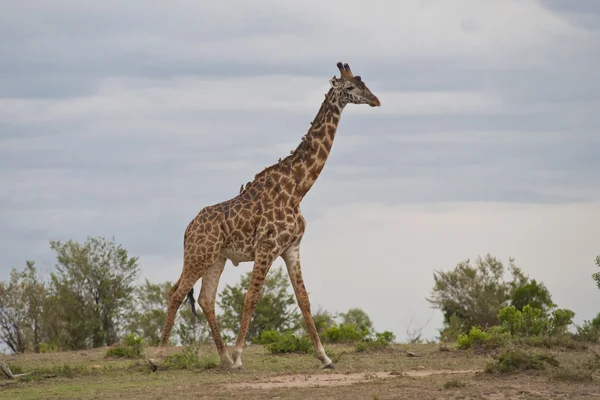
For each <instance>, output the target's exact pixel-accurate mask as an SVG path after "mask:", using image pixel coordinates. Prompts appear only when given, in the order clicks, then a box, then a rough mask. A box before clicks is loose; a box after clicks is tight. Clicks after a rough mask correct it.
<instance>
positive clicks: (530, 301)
mask: <svg viewBox="0 0 600 400" xmlns="http://www.w3.org/2000/svg"><path fill="white" fill-rule="evenodd" d="M511 305H512V306H514V307H515V308H516V309H517V310H519V311H523V307H525V306H527V305H529V306H531V307H533V308H536V309H540V310H544V311H546V310H547V309H549V308H552V307H555V306H556V305H555V304H554V303H553V302H552V296H551V295H550V292H549V291H548V289H547V288H546V286H545V285H544V284H543V283H542V282H540V283H538V282H537V281H536V280H535V279H532V280H531V281H530V282H528V283H526V284H524V285H522V286H519V287H516V288H515V289H514V291H513V293H512V295H511Z"/></svg>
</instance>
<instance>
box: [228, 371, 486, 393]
mask: <svg viewBox="0 0 600 400" xmlns="http://www.w3.org/2000/svg"><path fill="white" fill-rule="evenodd" d="M475 372H479V371H478V370H458V371H457V370H425V369H422V370H417V371H407V372H383V371H375V372H355V373H347V374H339V373H320V374H314V375H309V374H294V375H282V376H277V377H273V378H269V379H265V380H261V381H253V382H239V383H230V384H227V385H226V386H227V387H228V388H230V389H234V388H245V389H274V388H293V387H319V386H325V387H331V386H344V385H352V384H354V383H361V382H370V381H373V380H376V379H386V378H393V377H397V376H408V377H416V378H420V377H424V376H429V375H436V374H469V373H475Z"/></svg>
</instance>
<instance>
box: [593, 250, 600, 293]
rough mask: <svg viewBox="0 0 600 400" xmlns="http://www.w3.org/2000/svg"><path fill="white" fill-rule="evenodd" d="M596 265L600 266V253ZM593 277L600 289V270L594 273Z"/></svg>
mask: <svg viewBox="0 0 600 400" xmlns="http://www.w3.org/2000/svg"><path fill="white" fill-rule="evenodd" d="M596 266H597V267H598V268H600V255H599V256H597V257H596ZM592 279H593V280H594V281H595V282H596V285H597V286H598V289H600V272H595V273H593V274H592Z"/></svg>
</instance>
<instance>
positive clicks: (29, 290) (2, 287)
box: [0, 261, 46, 353]
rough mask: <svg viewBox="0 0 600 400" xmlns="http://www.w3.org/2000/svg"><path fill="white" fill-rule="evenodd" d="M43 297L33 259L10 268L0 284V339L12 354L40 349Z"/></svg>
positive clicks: (43, 286) (43, 290) (44, 292)
mask: <svg viewBox="0 0 600 400" xmlns="http://www.w3.org/2000/svg"><path fill="white" fill-rule="evenodd" d="M45 296H46V286H45V284H44V283H43V282H41V281H40V279H39V277H38V275H37V270H36V268H35V265H34V262H33V261H27V264H26V266H25V268H24V269H23V271H22V272H17V270H16V269H14V268H13V270H12V271H11V274H10V281H9V282H8V284H6V283H5V282H1V283H0V341H2V342H3V343H4V344H6V345H7V346H8V348H9V349H10V350H11V351H12V352H13V353H23V352H25V351H35V352H39V351H40V342H41V340H42V337H43V332H42V329H43V317H44V315H45V313H44V310H43V308H44V303H45Z"/></svg>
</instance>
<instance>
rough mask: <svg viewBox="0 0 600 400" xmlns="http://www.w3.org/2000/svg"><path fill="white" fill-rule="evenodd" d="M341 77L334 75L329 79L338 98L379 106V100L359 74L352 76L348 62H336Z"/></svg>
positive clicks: (349, 101) (354, 102) (347, 101)
mask: <svg viewBox="0 0 600 400" xmlns="http://www.w3.org/2000/svg"><path fill="white" fill-rule="evenodd" d="M337 67H338V68H339V70H340V73H341V77H340V78H336V77H335V76H334V77H333V78H331V79H330V80H329V83H331V86H332V87H333V90H334V91H336V92H337V93H338V94H339V96H340V99H341V100H343V101H345V102H346V103H353V104H368V105H370V106H371V107H379V106H381V102H380V101H379V99H378V98H377V96H375V95H374V94H373V93H371V90H369V88H368V87H367V85H365V83H364V82H363V81H362V79H361V77H360V76H358V75H357V76H354V75H353V74H352V71H351V70H350V66H349V65H348V64H342V63H341V62H338V63H337Z"/></svg>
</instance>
